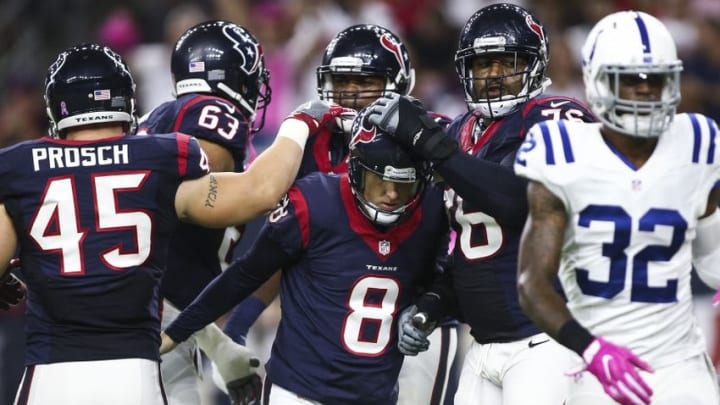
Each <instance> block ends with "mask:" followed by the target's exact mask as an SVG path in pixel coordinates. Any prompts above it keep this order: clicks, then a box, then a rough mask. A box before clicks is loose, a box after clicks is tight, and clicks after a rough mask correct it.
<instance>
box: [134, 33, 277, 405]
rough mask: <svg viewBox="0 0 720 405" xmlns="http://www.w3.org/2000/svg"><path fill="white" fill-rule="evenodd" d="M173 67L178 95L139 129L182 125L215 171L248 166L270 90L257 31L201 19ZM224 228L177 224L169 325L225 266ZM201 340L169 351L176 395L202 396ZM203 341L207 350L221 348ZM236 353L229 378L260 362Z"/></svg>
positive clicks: (168, 283)
mask: <svg viewBox="0 0 720 405" xmlns="http://www.w3.org/2000/svg"><path fill="white" fill-rule="evenodd" d="M171 70H172V75H173V79H174V82H175V93H176V94H177V98H176V99H175V100H173V101H169V102H166V103H163V104H161V105H160V106H158V107H156V108H155V109H154V110H153V111H151V112H150V113H149V114H147V115H146V116H145V117H143V118H142V119H141V122H140V128H139V131H138V133H139V134H151V133H166V132H173V131H178V132H182V133H185V134H189V135H192V136H194V137H195V138H197V139H198V141H199V143H200V146H201V147H202V148H203V150H204V151H205V153H206V154H207V156H208V159H209V161H210V169H211V171H234V172H242V171H243V165H244V163H245V159H246V157H247V155H248V151H249V150H250V148H251V143H250V141H251V137H252V134H253V133H254V132H256V131H257V130H259V129H260V128H261V127H262V124H263V122H264V117H265V108H266V107H267V105H268V103H269V102H270V95H271V89H270V86H269V82H268V80H269V73H268V71H267V69H266V68H265V60H264V55H263V52H262V47H261V46H260V44H259V43H258V41H257V39H256V38H255V36H254V35H253V34H252V33H251V32H250V31H248V30H247V29H245V28H244V27H242V26H240V25H237V24H234V23H230V22H227V21H208V22H204V23H201V24H198V25H196V26H194V27H191V28H190V29H188V30H187V31H185V33H183V34H182V35H181V36H180V38H179V39H178V40H177V42H176V43H175V46H174V48H173V52H172V59H171ZM258 113H259V114H261V115H260V117H257V115H258ZM256 117H257V120H256ZM224 235H225V231H224V230H223V229H210V228H203V227H200V226H197V225H193V224H186V223H181V224H179V225H178V228H177V230H176V231H175V232H174V233H173V235H172V238H171V240H170V246H169V256H168V266H167V270H166V272H165V274H164V276H163V279H162V284H161V286H160V294H161V295H162V297H163V298H164V305H163V325H169V324H170V322H171V321H172V320H174V319H175V317H176V316H177V314H178V313H179V312H178V310H181V309H183V308H185V307H186V306H187V305H188V304H190V302H192V300H193V299H194V298H195V297H196V296H197V295H198V294H199V293H200V291H202V289H203V287H205V286H206V285H207V284H208V283H209V282H210V280H212V279H213V278H214V277H215V276H217V275H218V274H220V271H221V263H220V257H219V255H218V250H219V249H220V247H221V243H222V242H223V237H224ZM209 328H210V329H212V333H213V334H214V336H215V337H216V339H222V338H223V336H221V335H219V334H218V331H217V330H215V328H214V327H212V326H211V327H209ZM196 343H200V344H202V345H203V346H205V344H204V343H205V342H203V341H202V339H201V340H200V341H199V342H196V341H195V339H194V338H193V339H190V340H189V341H188V342H186V343H184V345H183V348H182V349H179V350H176V351H173V352H172V353H168V354H167V355H165V356H163V362H162V375H163V382H164V383H165V388H166V392H167V394H168V397H169V398H170V401H171V402H172V403H176V404H187V405H194V404H198V403H200V397H201V393H200V385H199V380H198V376H199V375H201V374H199V373H201V371H202V369H201V368H200V367H201V366H202V363H201V362H200V361H199V359H198V358H197V351H196V350H195V349H196ZM203 348H204V349H205V351H206V353H207V352H208V351H211V350H215V349H213V348H209V347H203ZM235 353H236V355H237V356H238V357H237V358H236V359H234V360H233V361H234V365H232V366H230V365H228V366H227V368H230V369H234V370H235V373H234V375H233V376H228V377H226V378H230V379H231V380H232V381H234V380H238V379H244V378H246V377H251V375H252V374H254V371H255V370H254V367H250V366H249V365H248V361H249V357H247V356H250V353H249V352H245V355H246V357H247V358H246V359H245V361H243V360H242V354H241V348H239V347H235ZM230 357H232V355H231V353H225V354H224V355H223V356H221V359H222V360H223V361H229V358H230ZM243 363H244V364H243ZM225 382H226V383H229V382H231V381H225ZM247 382H248V384H251V383H255V384H258V383H259V379H254V378H248V379H247ZM236 385H237V383H235V384H233V386H236ZM236 388H237V387H236ZM256 391H258V392H259V388H257V389H256Z"/></svg>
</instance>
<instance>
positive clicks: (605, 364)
mask: <svg viewBox="0 0 720 405" xmlns="http://www.w3.org/2000/svg"><path fill="white" fill-rule="evenodd" d="M612 360H613V358H612V356H611V355H609V354H605V355H603V356H602V357H601V358H600V362H601V363H602V368H603V372H604V373H605V378H607V379H608V380H609V379H611V378H612V375H611V374H610V362H611V361H612Z"/></svg>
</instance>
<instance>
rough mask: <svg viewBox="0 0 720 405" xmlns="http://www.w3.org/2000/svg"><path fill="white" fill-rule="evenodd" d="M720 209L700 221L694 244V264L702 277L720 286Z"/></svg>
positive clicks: (708, 283) (707, 281) (703, 279)
mask: <svg viewBox="0 0 720 405" xmlns="http://www.w3.org/2000/svg"><path fill="white" fill-rule="evenodd" d="M718 241H720V210H717V209H716V210H715V212H713V213H712V214H711V215H709V216H707V217H705V218H702V219H700V220H699V221H698V223H697V227H696V228H695V240H693V244H692V257H693V259H692V264H693V266H694V267H695V271H697V273H698V276H700V279H701V280H702V281H703V282H704V283H705V284H707V285H708V286H709V287H711V288H715V289H717V288H720V243H718Z"/></svg>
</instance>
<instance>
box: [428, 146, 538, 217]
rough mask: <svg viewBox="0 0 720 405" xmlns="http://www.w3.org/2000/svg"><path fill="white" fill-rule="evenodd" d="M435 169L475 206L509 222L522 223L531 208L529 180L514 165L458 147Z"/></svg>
mask: <svg viewBox="0 0 720 405" xmlns="http://www.w3.org/2000/svg"><path fill="white" fill-rule="evenodd" d="M435 171H437V172H438V173H439V174H440V175H441V176H442V177H443V179H444V180H445V182H446V183H447V184H448V185H450V186H451V187H452V188H453V190H455V192H456V193H457V194H458V195H459V196H460V197H462V198H463V200H465V201H467V202H469V203H470V204H472V205H473V207H474V208H476V209H479V210H481V211H482V212H484V213H486V214H488V215H490V216H492V217H494V218H496V219H497V220H498V221H500V222H502V223H503V224H505V225H507V226H515V227H518V228H519V227H522V225H523V223H524V222H525V216H526V215H527V212H528V206H527V200H526V198H525V193H526V188H527V181H526V180H525V179H523V178H521V177H518V176H516V175H515V173H514V172H513V171H512V169H511V168H508V167H504V166H501V165H499V164H497V163H494V162H490V161H487V160H483V159H478V158H476V157H473V156H471V155H468V154H467V153H464V152H462V151H457V152H455V153H454V154H453V155H452V156H451V157H450V158H449V159H447V160H445V161H444V162H442V163H441V164H439V165H437V166H436V167H435Z"/></svg>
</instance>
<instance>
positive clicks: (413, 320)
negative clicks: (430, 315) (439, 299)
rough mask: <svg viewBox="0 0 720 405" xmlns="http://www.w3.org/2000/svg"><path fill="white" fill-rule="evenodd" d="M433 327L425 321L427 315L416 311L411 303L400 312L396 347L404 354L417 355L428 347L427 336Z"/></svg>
mask: <svg viewBox="0 0 720 405" xmlns="http://www.w3.org/2000/svg"><path fill="white" fill-rule="evenodd" d="M434 328H435V325H434V323H433V324H430V323H428V322H427V315H426V314H424V313H418V312H417V307H416V306H415V305H411V306H409V307H408V308H406V309H405V310H404V311H402V312H401V313H400V317H399V318H398V349H399V350H400V353H402V354H404V355H406V356H417V354H418V353H420V352H424V351H426V350H427V349H428V348H429V347H430V341H429V340H428V336H430V334H431V333H432V331H433V329H434Z"/></svg>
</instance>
